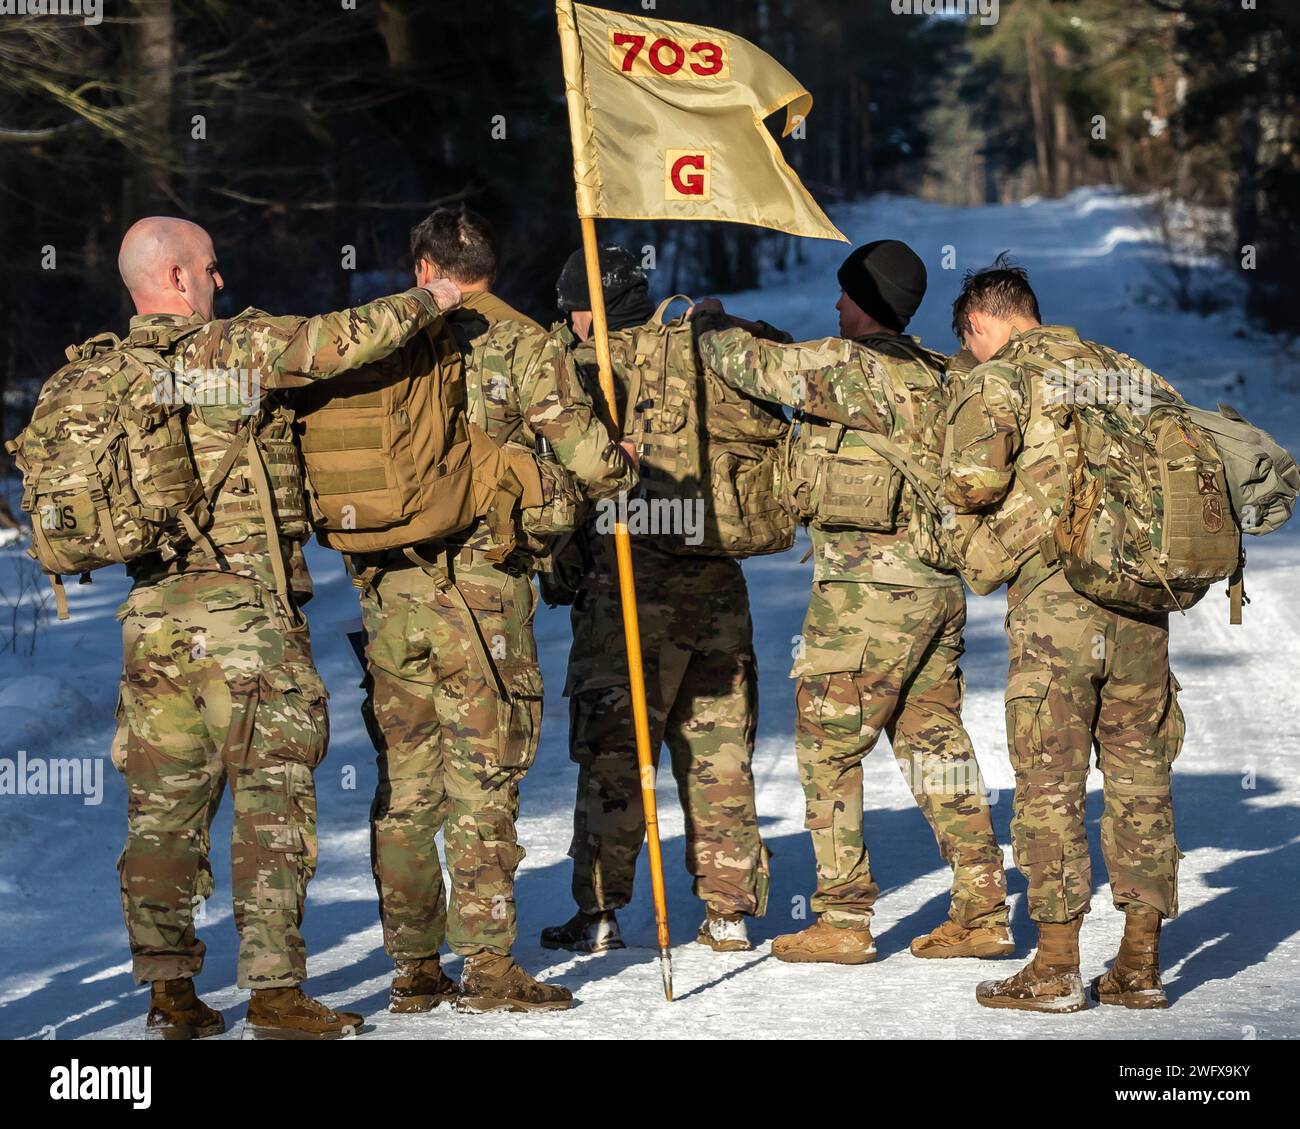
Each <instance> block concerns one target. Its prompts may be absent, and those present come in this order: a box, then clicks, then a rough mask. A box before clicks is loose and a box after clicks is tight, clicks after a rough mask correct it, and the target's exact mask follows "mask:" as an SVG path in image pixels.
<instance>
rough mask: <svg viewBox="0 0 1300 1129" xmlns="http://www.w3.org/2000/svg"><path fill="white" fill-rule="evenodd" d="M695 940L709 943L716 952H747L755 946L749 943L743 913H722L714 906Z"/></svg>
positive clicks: (705, 943) (703, 943)
mask: <svg viewBox="0 0 1300 1129" xmlns="http://www.w3.org/2000/svg"><path fill="white" fill-rule="evenodd" d="M695 940H696V943H697V944H701V945H708V946H709V948H711V949H712V950H713V951H714V952H715V953H747V952H749V951H750V950H751V949H752V948H753V947H754V946H753V945H751V944H750V943H749V930H748V929H746V928H745V915H744V914H743V913H721V912H720V911H718V910H716V909H714V908H713V907H712V906H710V907H709V912H708V914H707V915H706V916H705V918H704V920H703V921H702V922H701V923H700V931H699V933H697V934H696V935H695Z"/></svg>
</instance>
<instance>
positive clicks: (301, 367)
mask: <svg viewBox="0 0 1300 1129" xmlns="http://www.w3.org/2000/svg"><path fill="white" fill-rule="evenodd" d="M441 316H442V311H441V310H440V309H439V308H438V303H437V302H436V301H435V300H434V297H433V295H432V294H430V293H429V292H428V291H427V290H424V289H422V288H420V287H414V288H413V289H411V290H407V291H404V292H403V293H401V294H394V295H391V296H390V297H387V298H377V299H376V300H375V301H373V302H367V303H366V304H365V305H364V306H357V307H355V308H354V309H351V310H341V311H339V312H338V313H333V314H319V315H317V316H316V317H309V318H304V317H272V316H270V315H261V316H255V317H248V318H232V319H230V320H228V321H220V322H214V323H213V324H212V326H211V330H212V331H215V332H216V333H217V334H218V338H217V340H215V341H210V342H209V341H203V340H199V341H196V342H195V347H196V348H197V349H198V350H199V351H200V352H201V353H206V354H208V355H209V356H210V357H211V360H210V362H209V363H210V364H211V365H213V366H214V367H216V366H226V367H237V368H247V369H250V370H253V371H256V372H258V373H259V374H260V380H261V382H262V385H263V387H265V388H296V387H301V386H302V385H305V384H310V383H312V382H313V381H315V380H322V379H326V378H328V377H331V376H338V375H340V374H342V373H345V372H351V371H352V370H353V369H357V368H360V367H361V366H363V365H368V364H371V363H373V362H374V361H378V360H382V359H383V358H384V357H386V356H388V354H389V353H391V352H393V351H394V350H395V349H399V348H401V346H403V345H405V344H406V342H407V341H409V340H410V339H411V338H412V337H414V336H415V334H417V333H418V332H420V330H422V329H424V328H425V327H426V326H428V325H431V324H433V323H434V322H435V321H436V320H437V319H438V318H440V317H441ZM205 332H206V331H205Z"/></svg>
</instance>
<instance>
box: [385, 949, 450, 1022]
mask: <svg viewBox="0 0 1300 1129" xmlns="http://www.w3.org/2000/svg"><path fill="white" fill-rule="evenodd" d="M396 963H397V975H396V976H394V977H393V986H392V987H391V988H390V989H389V992H388V1010H389V1011H395V1012H399V1013H400V1012H413V1011H432V1010H433V1009H434V1008H436V1007H437V1006H438V1005H439V1004H441V1003H446V1002H447V1001H448V1000H454V999H455V998H456V996H457V994H458V989H457V987H456V981H454V980H453V979H452V978H451V977H450V976H448V975H447V974H446V973H445V972H443V970H442V961H441V960H439V959H438V957H437V955H436V954H435V955H434V956H431V957H419V958H417V959H415V960H399V961H397V962H396Z"/></svg>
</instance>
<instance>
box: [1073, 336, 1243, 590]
mask: <svg viewBox="0 0 1300 1129" xmlns="http://www.w3.org/2000/svg"><path fill="white" fill-rule="evenodd" d="M1088 348H1089V349H1091V350H1092V351H1093V352H1094V353H1095V354H1096V355H1097V357H1098V359H1099V361H1100V364H1099V366H1098V368H1097V369H1096V370H1095V371H1093V372H1089V373H1085V374H1082V375H1080V374H1077V373H1076V374H1075V380H1074V383H1073V387H1072V395H1071V398H1070V406H1069V412H1068V418H1069V420H1070V426H1071V427H1072V429H1073V437H1074V443H1073V444H1072V446H1073V449H1074V450H1075V451H1076V452H1077V453H1076V456H1075V461H1074V465H1073V467H1067V473H1068V485H1067V492H1066V500H1065V504H1064V506H1063V507H1062V510H1061V513H1060V515H1059V517H1058V518H1057V522H1056V527H1055V536H1054V541H1055V547H1056V550H1057V553H1058V554H1059V557H1060V562H1061V566H1062V568H1063V569H1064V571H1065V575H1066V578H1067V579H1068V580H1069V581H1070V584H1071V586H1072V587H1073V588H1074V589H1075V591H1077V592H1079V593H1080V594H1081V595H1084V596H1087V597H1088V598H1089V599H1092V600H1095V601H1096V602H1097V603H1099V604H1102V605H1104V606H1107V607H1113V608H1117V609H1119V610H1121V611H1127V612H1133V613H1138V614H1150V613H1160V612H1170V611H1185V610H1186V609H1187V608H1189V607H1191V606H1192V605H1193V604H1195V603H1196V602H1197V601H1198V600H1200V599H1201V598H1202V597H1203V596H1204V595H1205V593H1206V592H1207V591H1209V589H1210V587H1211V586H1212V585H1214V584H1216V583H1217V582H1219V581H1221V580H1227V579H1229V578H1233V581H1234V585H1236V584H1237V583H1239V581H1240V569H1241V565H1242V554H1241V531H1240V529H1239V528H1238V525H1237V521H1236V519H1235V517H1234V515H1233V510H1232V502H1231V498H1230V495H1229V490H1228V483H1227V477H1226V475H1225V472H1224V463H1223V459H1222V457H1221V456H1220V454H1219V451H1218V449H1217V447H1216V446H1215V444H1214V440H1213V437H1212V436H1211V435H1210V434H1209V432H1207V431H1206V430H1205V429H1204V428H1203V427H1201V426H1200V425H1199V424H1198V423H1197V422H1196V421H1195V419H1194V418H1193V413H1192V411H1191V410H1189V408H1188V406H1187V405H1186V404H1185V403H1184V402H1183V401H1182V399H1181V397H1178V396H1177V395H1176V393H1174V392H1173V391H1172V389H1169V388H1168V386H1166V385H1163V382H1160V381H1159V380H1158V378H1156V377H1155V376H1154V374H1152V373H1151V372H1150V371H1149V370H1148V369H1146V368H1145V367H1144V366H1142V365H1140V364H1138V362H1136V361H1134V360H1133V359H1132V358H1131V357H1127V356H1125V355H1124V354H1122V353H1117V352H1115V351H1114V350H1112V349H1107V348H1105V347H1103V346H1099V345H1092V344H1089V345H1088ZM1101 374H1104V376H1105V379H1102V376H1101ZM1116 376H1118V377H1120V378H1122V379H1123V381H1124V383H1125V384H1126V385H1130V386H1131V387H1130V389H1129V390H1128V391H1121V392H1120V393H1119V394H1116V390H1115V389H1114V388H1112V387H1110V380H1111V378H1113V377H1116ZM1157 389H1158V390H1159V395H1157V393H1156V390H1157Z"/></svg>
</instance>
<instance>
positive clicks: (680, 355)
mask: <svg viewBox="0 0 1300 1129" xmlns="http://www.w3.org/2000/svg"><path fill="white" fill-rule="evenodd" d="M678 300H681V301H684V302H687V303H690V302H691V299H690V298H688V297H686V296H685V295H682V294H676V295H673V297H671V298H669V299H667V300H666V301H664V302H663V303H661V304H660V306H659V308H658V309H657V310H656V311H655V314H654V318H653V319H652V320H651V321H650V322H649V323H647V324H646V325H644V326H639V327H637V328H636V329H633V330H629V331H627V332H628V333H630V334H631V341H630V348H631V353H632V355H631V357H629V358H627V359H628V360H629V361H630V364H626V365H622V366H620V369H621V371H622V372H623V373H624V374H625V375H626V377H627V379H628V380H629V381H630V382H631V386H630V387H628V388H626V389H621V390H620V394H621V395H624V396H625V400H624V405H625V407H624V413H623V414H624V420H623V435H624V438H626V439H629V440H631V441H632V442H634V443H635V444H636V447H637V450H638V452H639V454H640V460H641V466H640V471H641V492H642V496H643V497H644V498H645V500H646V501H647V502H648V503H649V505H650V506H651V507H654V506H657V505H662V506H671V505H673V504H679V505H687V504H691V503H692V502H697V501H702V502H703V521H702V528H701V529H700V530H699V531H697V534H696V535H695V537H692V538H690V540H695V541H696V542H697V543H695V544H691V543H689V542H688V538H687V535H685V534H683V533H677V532H674V533H671V534H665V535H662V536H661V538H660V541H659V544H661V545H662V547H663V548H664V549H665V550H666V551H668V552H670V553H675V554H678V555H686V556H713V557H751V556H758V555H761V554H765V553H780V552H784V551H785V550H786V549H788V548H789V547H790V546H791V545H792V544H794V531H795V522H794V519H793V518H792V517H791V515H790V514H789V513H788V512H787V511H786V509H785V507H784V506H783V505H782V504H781V501H780V481H779V476H780V470H779V464H780V454H781V446H782V442H783V440H784V439H785V437H786V435H787V433H788V431H789V428H790V425H789V423H788V421H787V420H786V418H785V416H784V414H783V413H782V412H781V411H780V410H779V409H775V408H772V407H770V406H769V405H767V404H763V403H760V402H759V401H757V400H752V399H750V398H749V397H748V396H743V395H741V394H740V393H739V392H736V391H735V390H734V389H732V388H731V387H730V386H729V385H727V384H726V383H725V382H724V381H723V380H721V379H720V378H719V377H718V376H717V375H715V374H714V373H712V372H709V371H707V370H706V369H705V368H704V366H703V365H701V364H700V361H699V356H698V353H697V352H696V349H695V336H694V333H693V331H692V329H691V323H690V320H689V319H688V318H687V317H686V316H685V315H684V314H683V315H682V316H680V317H678V318H676V319H675V320H673V321H665V320H664V316H665V314H666V313H667V311H668V308H669V306H671V305H672V303H674V302H676V301H678Z"/></svg>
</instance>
